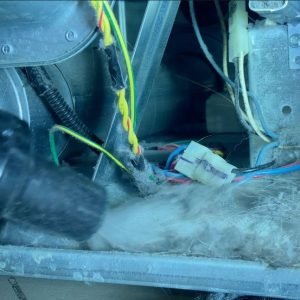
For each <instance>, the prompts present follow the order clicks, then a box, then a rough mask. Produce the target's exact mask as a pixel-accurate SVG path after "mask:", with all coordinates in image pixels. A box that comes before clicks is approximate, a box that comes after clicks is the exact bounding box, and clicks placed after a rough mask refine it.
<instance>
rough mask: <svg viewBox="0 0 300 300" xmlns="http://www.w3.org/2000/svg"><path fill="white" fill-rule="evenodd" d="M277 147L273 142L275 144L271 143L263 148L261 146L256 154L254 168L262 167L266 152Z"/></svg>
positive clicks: (276, 143)
mask: <svg viewBox="0 0 300 300" xmlns="http://www.w3.org/2000/svg"><path fill="white" fill-rule="evenodd" d="M278 145H279V142H277V141H275V142H272V143H269V144H266V145H265V146H263V147H262V148H261V150H260V151H259V153H258V156H257V159H256V163H255V167H257V166H260V165H262V164H263V162H264V158H265V156H266V154H267V152H268V151H270V150H272V149H273V148H276V147H278Z"/></svg>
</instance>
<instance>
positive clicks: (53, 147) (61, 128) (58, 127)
mask: <svg viewBox="0 0 300 300" xmlns="http://www.w3.org/2000/svg"><path fill="white" fill-rule="evenodd" d="M56 132H62V133H65V134H67V135H69V136H71V137H73V138H75V139H76V140H78V141H80V142H82V143H84V144H86V145H88V146H90V147H91V148H94V149H96V150H98V151H100V152H102V153H103V154H105V155H106V156H107V157H108V158H109V159H111V160H112V161H113V162H114V163H115V164H117V165H118V166H119V167H120V168H121V169H123V170H124V171H126V172H127V173H129V171H128V169H127V168H126V167H125V166H124V164H123V163H122V162H121V161H120V160H119V159H117V158H116V157H115V156H114V155H112V154H111V153H110V152H108V151H107V150H106V149H104V148H103V147H101V146H100V145H98V144H96V143H94V142H93V141H91V140H89V139H87V138H85V137H84V136H82V135H80V134H78V133H76V132H75V131H73V130H71V129H69V128H67V127H65V126H61V125H54V126H53V127H52V128H51V129H50V132H49V141H50V149H51V154H52V158H53V161H54V163H55V164H56V165H57V166H59V159H58V154H57V150H56V144H55V133H56Z"/></svg>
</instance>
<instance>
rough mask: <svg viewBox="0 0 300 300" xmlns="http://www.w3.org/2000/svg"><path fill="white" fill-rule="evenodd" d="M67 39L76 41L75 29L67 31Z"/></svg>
mask: <svg viewBox="0 0 300 300" xmlns="http://www.w3.org/2000/svg"><path fill="white" fill-rule="evenodd" d="M65 36H66V40H67V41H69V42H72V41H75V40H76V39H77V34H76V32H75V31H72V30H68V31H67V32H66V35H65Z"/></svg>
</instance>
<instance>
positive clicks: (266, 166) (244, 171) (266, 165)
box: [232, 160, 276, 174]
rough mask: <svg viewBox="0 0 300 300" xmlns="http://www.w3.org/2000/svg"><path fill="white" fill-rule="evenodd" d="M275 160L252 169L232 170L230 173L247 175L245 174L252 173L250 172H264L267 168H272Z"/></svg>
mask: <svg viewBox="0 0 300 300" xmlns="http://www.w3.org/2000/svg"><path fill="white" fill-rule="evenodd" d="M275 162H276V161H275V160H273V161H271V162H268V163H266V164H263V165H260V166H257V167H254V168H240V169H233V170H232V173H234V174H247V173H252V172H256V171H260V170H264V169H267V168H270V167H272V166H273V165H274V164H275Z"/></svg>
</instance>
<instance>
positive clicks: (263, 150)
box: [248, 93, 279, 167]
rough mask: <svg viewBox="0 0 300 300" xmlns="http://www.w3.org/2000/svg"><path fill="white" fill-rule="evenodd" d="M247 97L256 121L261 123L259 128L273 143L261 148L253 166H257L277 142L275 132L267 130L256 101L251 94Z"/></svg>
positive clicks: (276, 145)
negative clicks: (251, 102)
mask: <svg viewBox="0 0 300 300" xmlns="http://www.w3.org/2000/svg"><path fill="white" fill-rule="evenodd" d="M248 94H249V96H250V97H251V99H252V101H253V103H254V106H255V109H256V112H257V114H258V119H259V121H260V123H261V126H262V128H263V130H264V132H265V133H266V134H267V135H268V136H269V137H270V138H271V139H272V140H273V142H271V143H269V144H267V145H265V146H264V147H262V148H261V150H260V152H259V154H258V156H257V159H256V163H255V166H256V167H257V166H259V165H261V164H262V163H263V161H264V158H265V156H266V154H267V152H268V151H269V150H272V149H273V148H276V147H278V146H279V142H278V137H279V136H278V134H276V133H275V132H273V131H272V130H270V128H268V126H267V123H266V121H265V119H264V116H263V113H262V110H261V107H260V105H259V103H258V101H257V99H256V98H255V97H254V96H253V95H252V94H251V93H248Z"/></svg>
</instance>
